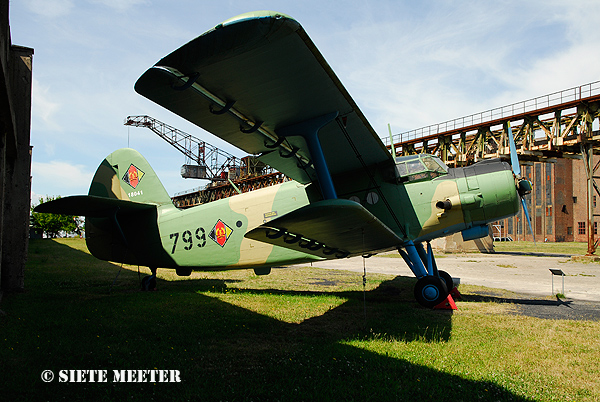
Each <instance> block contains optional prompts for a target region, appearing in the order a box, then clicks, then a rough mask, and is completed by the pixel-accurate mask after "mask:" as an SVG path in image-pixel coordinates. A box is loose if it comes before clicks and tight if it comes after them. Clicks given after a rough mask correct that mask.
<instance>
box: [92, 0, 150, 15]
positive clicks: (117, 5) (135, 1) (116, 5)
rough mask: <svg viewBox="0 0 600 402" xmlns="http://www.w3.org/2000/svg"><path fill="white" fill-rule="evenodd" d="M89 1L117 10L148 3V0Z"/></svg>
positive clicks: (125, 9)
mask: <svg viewBox="0 0 600 402" xmlns="http://www.w3.org/2000/svg"><path fill="white" fill-rule="evenodd" d="M90 2H91V3H96V4H103V5H105V6H107V7H110V8H113V9H115V10H117V11H118V12H124V11H127V10H129V9H131V8H134V7H139V6H141V5H144V4H149V3H150V2H149V1H148V0H91V1H90Z"/></svg>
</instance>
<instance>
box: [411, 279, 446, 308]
mask: <svg viewBox="0 0 600 402" xmlns="http://www.w3.org/2000/svg"><path fill="white" fill-rule="evenodd" d="M447 296H448V289H447V288H446V281H444V280H443V279H442V278H438V277H436V276H424V277H422V278H420V279H419V280H418V281H417V284H416V285H415V299H417V302H419V304H420V305H421V306H423V307H427V308H433V307H435V306H437V305H438V304H440V303H441V302H442V301H444V300H445V299H446V297H447Z"/></svg>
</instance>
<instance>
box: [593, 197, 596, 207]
mask: <svg viewBox="0 0 600 402" xmlns="http://www.w3.org/2000/svg"><path fill="white" fill-rule="evenodd" d="M593 204H594V208H596V196H594V199H593Z"/></svg>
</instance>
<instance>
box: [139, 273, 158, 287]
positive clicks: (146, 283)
mask: <svg viewBox="0 0 600 402" xmlns="http://www.w3.org/2000/svg"><path fill="white" fill-rule="evenodd" d="M142 290H156V276H154V275H147V276H144V277H143V278H142Z"/></svg>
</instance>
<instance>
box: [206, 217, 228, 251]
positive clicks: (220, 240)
mask: <svg viewBox="0 0 600 402" xmlns="http://www.w3.org/2000/svg"><path fill="white" fill-rule="evenodd" d="M231 233H233V229H231V228H230V227H229V226H227V224H226V223H225V222H223V221H222V220H220V219H219V220H218V221H217V223H215V226H214V227H213V228H212V230H211V231H210V233H209V234H208V237H210V238H211V239H212V240H213V241H214V242H215V243H217V244H218V245H219V246H221V247H224V246H225V243H227V240H228V239H229V237H230V236H231Z"/></svg>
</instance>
